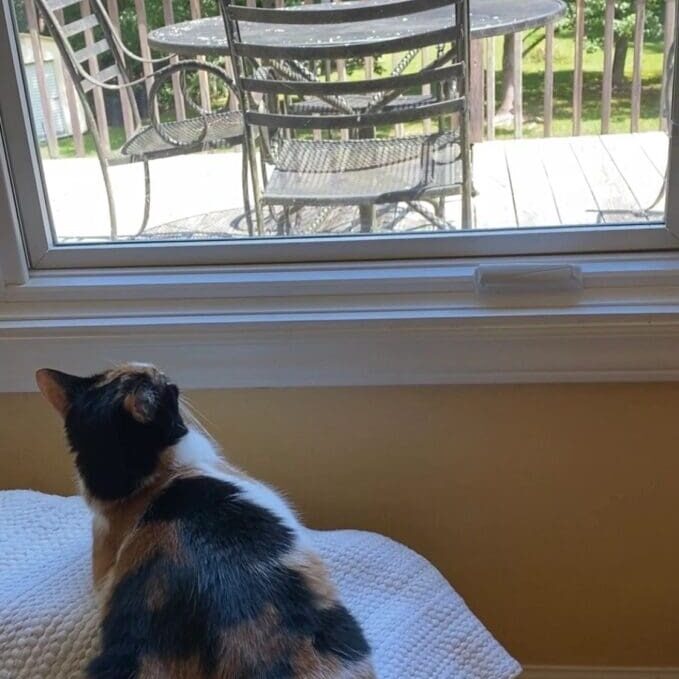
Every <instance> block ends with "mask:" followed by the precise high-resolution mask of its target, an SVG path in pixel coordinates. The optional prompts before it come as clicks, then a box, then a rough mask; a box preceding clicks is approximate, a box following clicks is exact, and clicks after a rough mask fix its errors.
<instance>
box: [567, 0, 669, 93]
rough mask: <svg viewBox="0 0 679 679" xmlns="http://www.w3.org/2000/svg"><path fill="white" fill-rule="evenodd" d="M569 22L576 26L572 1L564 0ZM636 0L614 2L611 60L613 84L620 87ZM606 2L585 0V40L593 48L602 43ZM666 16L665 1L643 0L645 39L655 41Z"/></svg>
mask: <svg viewBox="0 0 679 679" xmlns="http://www.w3.org/2000/svg"><path fill="white" fill-rule="evenodd" d="M567 4H568V23H569V27H570V28H571V29H573V27H574V26H575V8H576V3H575V0H567ZM635 6H636V2H635V0H616V2H615V20H614V23H613V35H614V43H615V50H614V57H613V84H614V85H615V86H616V87H618V86H620V85H621V84H622V83H623V81H624V78H625V62H626V59H627V51H628V49H629V45H630V41H631V40H633V38H634V26H635V23H636V12H635ZM605 12H606V0H587V2H585V39H586V41H587V43H588V44H589V45H590V46H592V47H599V48H600V47H602V46H603V42H604V28H605V26H604V24H605ZM664 17H665V2H664V0H646V28H645V38H646V39H647V40H658V39H660V38H661V37H662V32H663V21H664Z"/></svg>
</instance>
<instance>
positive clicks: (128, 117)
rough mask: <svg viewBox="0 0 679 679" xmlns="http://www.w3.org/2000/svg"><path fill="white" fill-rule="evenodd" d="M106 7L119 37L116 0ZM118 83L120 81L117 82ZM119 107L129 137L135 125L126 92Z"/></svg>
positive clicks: (109, 1)
mask: <svg viewBox="0 0 679 679" xmlns="http://www.w3.org/2000/svg"><path fill="white" fill-rule="evenodd" d="M106 6H107V9H108V14H109V16H110V17H111V23H112V24H113V27H114V28H115V29H116V30H117V31H118V35H120V14H119V12H118V0H107V2H106ZM123 58H124V56H123ZM118 82H121V81H120V80H119V81H118ZM120 107H121V109H122V112H123V127H124V128H125V135H126V136H128V137H129V136H130V135H131V134H132V133H133V132H134V128H135V124H134V116H133V114H132V109H131V107H130V100H129V98H128V94H127V92H124V91H121V92H120Z"/></svg>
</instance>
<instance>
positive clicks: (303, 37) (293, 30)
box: [148, 0, 566, 141]
mask: <svg viewBox="0 0 679 679" xmlns="http://www.w3.org/2000/svg"><path fill="white" fill-rule="evenodd" d="M395 1H397V0H347V1H345V2H343V3H342V4H343V5H349V4H372V5H383V4H389V2H395ZM331 7H332V5H331V4H330V3H320V4H314V5H304V9H307V10H308V9H310V8H313V9H315V10H316V9H317V10H318V11H319V12H322V11H324V10H327V9H329V8H331ZM282 11H291V12H294V11H295V8H294V7H291V8H290V9H289V10H282ZM565 13H566V4H565V3H564V2H563V1H562V0H471V2H470V14H471V37H472V43H471V49H472V60H471V69H470V71H471V72H470V90H471V93H472V95H471V98H470V109H471V115H470V117H471V120H472V121H480V122H481V128H482V125H483V115H482V114H483V59H482V58H481V56H480V55H481V54H482V51H481V50H482V43H481V42H480V40H481V39H483V38H490V37H494V36H499V35H507V34H509V33H519V32H521V31H525V30H530V29H533V28H539V27H541V26H546V25H548V24H551V23H554V22H555V21H557V20H558V19H560V18H561V17H562V16H563V15H564V14H565ZM451 21H452V15H451V13H450V10H449V8H446V7H440V8H436V9H431V10H428V11H426V12H420V13H419V14H417V15H416V18H415V17H413V18H412V19H411V20H410V21H408V22H403V21H400V20H394V19H378V20H375V21H371V22H370V23H369V24H349V25H346V24H345V25H342V24H330V23H328V24H326V25H324V26H320V27H319V26H314V30H313V34H312V32H311V31H305V30H303V29H302V30H300V27H299V26H297V25H295V24H291V25H281V24H275V25H272V24H250V25H248V24H246V23H245V24H243V28H242V31H243V33H244V34H247V33H248V31H256V36H252V35H250V36H248V38H249V41H256V42H257V43H258V44H261V45H269V46H272V47H281V46H285V47H287V48H292V49H294V47H295V46H307V47H308V46H312V45H318V44H324V45H327V44H329V43H331V44H335V45H337V58H342V56H343V54H342V52H343V49H344V48H345V47H347V46H351V45H357V44H361V43H366V42H373V41H378V40H385V39H388V38H390V37H392V38H407V37H412V36H416V35H417V34H418V33H421V32H423V31H427V30H431V27H432V26H440V27H441V28H444V27H445V26H446V24H447V23H450V22H451ZM244 38H245V35H244ZM255 38H256V40H255ZM148 41H149V45H150V46H151V47H153V48H154V49H157V50H159V51H162V52H166V53H173V54H179V55H183V56H226V55H228V54H229V45H228V42H227V39H226V31H225V29H224V22H223V20H222V18H221V17H219V16H217V17H206V18H203V19H193V20H191V21H184V22H181V23H178V24H172V25H170V26H164V27H163V28H157V29H155V30H153V31H151V32H150V33H149V36H148ZM475 92H476V93H477V96H474V93H475ZM474 128H475V126H474V122H472V129H471V135H472V141H480V139H479V134H480V133H482V129H478V128H477V129H476V131H475V129H474Z"/></svg>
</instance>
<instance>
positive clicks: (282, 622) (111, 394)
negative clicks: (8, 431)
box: [36, 364, 375, 679]
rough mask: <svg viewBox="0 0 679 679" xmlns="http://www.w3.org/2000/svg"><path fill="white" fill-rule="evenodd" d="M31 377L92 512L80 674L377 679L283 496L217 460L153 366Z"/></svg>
mask: <svg viewBox="0 0 679 679" xmlns="http://www.w3.org/2000/svg"><path fill="white" fill-rule="evenodd" d="M36 380H37V383H38V386H39V388H40V390H41V391H42V393H43V394H44V395H45V397H46V398H47V400H48V401H49V402H50V403H51V404H52V405H53V406H54V407H55V408H56V410H57V411H58V412H59V413H60V414H61V415H62V417H63V418H64V423H65V430H66V435H67V438H68V442H69V444H70V446H71V449H72V451H73V453H74V454H75V465H76V469H77V472H78V479H79V483H80V487H81V491H82V494H83V496H84V498H85V500H86V501H87V503H88V505H89V506H90V508H91V510H92V512H93V514H94V520H93V551H92V564H93V576H94V582H95V586H96V589H97V592H98V595H99V596H100V598H101V604H102V624H101V651H100V653H99V655H98V657H96V658H95V659H94V660H93V661H92V662H91V663H90V665H89V667H88V669H87V671H86V676H87V677H88V679H375V673H374V670H373V668H372V664H371V660H370V649H369V647H368V643H367V642H366V640H365V637H364V635H363V632H362V631H361V628H360V627H359V625H358V623H357V622H356V620H355V619H354V618H353V617H352V615H351V614H350V613H349V611H348V610H347V609H346V608H345V606H344V605H343V604H342V603H341V602H340V600H339V599H338V597H337V593H336V591H335V589H334V588H333V584H332V582H331V580H330V578H329V576H328V573H327V571H326V569H325V566H324V564H323V562H322V561H321V560H320V558H319V557H318V556H317V555H316V553H315V552H314V551H313V549H312V548H311V547H310V546H309V545H308V544H307V540H306V537H305V534H304V531H303V529H302V528H301V526H300V523H299V521H298V519H297V517H296V516H295V514H294V512H293V510H292V509H291V508H290V507H289V506H288V504H287V503H286V502H285V501H284V500H283V499H282V498H281V497H280V496H279V495H278V494H277V493H276V492H274V491H273V490H272V489H271V488H269V487H268V486H266V485H264V484H263V483H260V482H258V481H255V480H253V479H251V478H249V477H248V476H246V475H245V474H244V473H242V472H240V471H239V470H237V469H235V468H233V467H231V466H230V465H229V464H227V463H226V462H225V461H224V460H223V458H222V457H221V456H220V455H219V452H218V450H217V447H216V444H215V443H214V441H213V440H212V439H211V438H210V437H209V436H208V435H207V434H205V433H204V431H203V430H202V428H200V426H199V425H198V423H197V421H196V420H195V418H193V417H192V416H191V414H190V412H189V411H188V409H187V408H186V407H185V406H184V405H183V403H182V400H181V399H180V396H179V390H178V388H177V387H176V386H175V385H174V384H172V383H171V382H169V381H168V379H167V378H166V377H165V375H164V374H163V373H162V372H160V371H159V370H158V369H156V368H155V367H153V366H150V365H144V364H127V365H121V366H118V367H116V368H114V369H111V370H108V371H106V372H103V373H100V374H97V375H93V376H91V377H76V376H73V375H67V374H65V373H61V372H58V371H55V370H47V369H44V370H39V371H38V372H37V374H36Z"/></svg>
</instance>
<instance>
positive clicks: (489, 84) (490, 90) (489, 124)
mask: <svg viewBox="0 0 679 679" xmlns="http://www.w3.org/2000/svg"><path fill="white" fill-rule="evenodd" d="M486 137H487V138H488V141H493V139H495V38H488V39H487V40H486Z"/></svg>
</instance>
